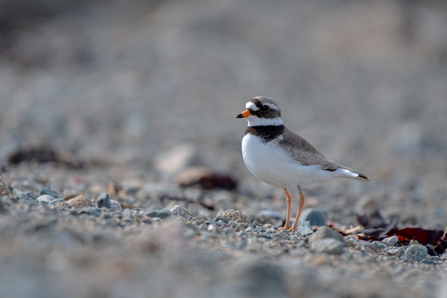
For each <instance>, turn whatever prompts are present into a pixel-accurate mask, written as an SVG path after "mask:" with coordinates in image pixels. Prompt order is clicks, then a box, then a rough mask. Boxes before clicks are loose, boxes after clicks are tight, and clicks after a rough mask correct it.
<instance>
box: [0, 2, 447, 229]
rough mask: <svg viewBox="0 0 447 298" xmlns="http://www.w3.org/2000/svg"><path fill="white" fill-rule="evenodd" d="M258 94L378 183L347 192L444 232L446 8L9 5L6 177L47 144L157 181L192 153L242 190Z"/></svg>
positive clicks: (330, 153) (5, 27)
mask: <svg viewBox="0 0 447 298" xmlns="http://www.w3.org/2000/svg"><path fill="white" fill-rule="evenodd" d="M257 95H263V96H268V97H270V98H272V99H274V100H275V101H276V102H277V103H278V104H279V105H280V107H281V108H282V112H283V113H282V114H283V119H284V120H285V123H286V125H287V126H288V127H289V128H290V129H291V130H293V131H295V132H297V133H299V134H300V135H302V136H303V137H304V138H306V139H307V140H308V141H309V142H311V143H312V144H314V146H315V147H316V148H317V149H318V150H320V151H321V152H322V153H323V154H325V155H326V156H327V157H329V158H330V159H333V160H334V161H337V162H339V163H341V164H344V165H346V166H349V167H352V168H354V169H356V170H358V171H360V172H362V173H364V174H366V175H367V176H369V177H370V178H371V179H372V180H373V183H372V184H368V185H366V184H361V183H358V182H355V183H351V184H348V185H349V187H352V188H354V189H355V188H356V187H357V189H358V191H359V193H363V194H365V193H370V194H371V195H372V196H375V197H376V198H378V200H379V202H380V203H381V204H382V206H383V205H384V204H385V205H386V204H387V203H386V201H387V200H392V201H393V202H394V204H395V205H396V206H397V207H399V208H407V209H408V211H409V212H410V217H411V216H415V217H416V218H421V217H426V218H427V219H428V218H431V217H432V216H433V215H434V216H436V217H437V218H439V220H441V221H442V218H444V221H446V219H445V218H447V207H443V206H440V205H441V204H442V203H444V201H445V198H446V197H447V186H446V185H447V167H446V166H447V133H446V131H447V119H446V115H447V3H446V2H445V1H436V0H427V1H418V0H400V1H398V0H395V1H391V0H390V1H368V0H364V1H362V0H356V1H353V0H318V1H296V0H278V1H265V0H264V1H260V0H256V1H254V0H239V1H236V0H218V1H217V0H216V1H205V0H178V1H175V0H146V1H143V0H112V1H102V0H93V1H79V0H76V1H75V0H0V164H6V163H7V159H8V156H10V155H11V154H12V153H13V152H15V151H16V150H18V149H21V148H31V147H47V148H53V149H54V150H55V151H56V152H69V153H70V154H72V156H74V157H75V158H76V159H79V160H82V161H85V162H87V163H91V164H101V165H115V164H119V165H129V166H130V165H139V166H142V167H143V168H144V169H145V170H146V171H152V170H154V169H156V168H157V161H158V159H159V157H160V156H161V155H160V154H163V153H165V152H170V151H171V150H176V149H178V148H180V150H182V149H181V148H183V149H184V148H187V150H191V148H193V149H192V151H194V152H195V153H194V154H196V155H197V157H199V158H196V159H195V163H196V164H200V165H205V166H207V167H209V168H212V169H213V170H216V171H221V172H228V173H231V174H232V175H234V176H236V177H238V178H241V177H246V176H248V175H249V173H248V171H247V170H246V168H245V165H244V164H243V161H242V158H241V154H240V141H241V138H242V135H243V132H244V130H245V126H246V121H243V120H240V119H236V118H235V117H236V115H237V114H238V113H240V112H241V111H242V110H243V109H244V107H245V103H246V102H247V101H248V100H250V99H251V98H252V97H253V96H257ZM188 148H189V149H188ZM360 184H361V185H362V186H357V185H360ZM359 188H360V189H359ZM418 210H422V211H421V212H425V213H424V215H422V214H419V213H417V212H419V211H418ZM390 212H392V211H390ZM395 212H397V213H400V212H402V210H397V211H395ZM411 212H413V213H411ZM414 212H416V214H415V213H414ZM422 222H424V221H423V220H422ZM446 224H447V222H445V223H444V222H442V223H441V226H442V225H443V227H442V228H444V227H445V225H446Z"/></svg>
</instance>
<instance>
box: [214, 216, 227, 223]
mask: <svg viewBox="0 0 447 298" xmlns="http://www.w3.org/2000/svg"><path fill="white" fill-rule="evenodd" d="M213 221H221V222H224V223H228V222H229V220H228V219H227V218H226V217H223V216H216V217H215V218H214V219H213Z"/></svg>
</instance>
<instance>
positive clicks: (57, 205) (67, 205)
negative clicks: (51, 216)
mask: <svg viewBox="0 0 447 298" xmlns="http://www.w3.org/2000/svg"><path fill="white" fill-rule="evenodd" d="M56 207H59V208H63V209H70V208H73V207H72V206H71V205H69V204H67V202H65V201H64V202H60V203H57V204H56Z"/></svg>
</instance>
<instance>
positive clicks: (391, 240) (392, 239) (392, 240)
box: [382, 236, 399, 246]
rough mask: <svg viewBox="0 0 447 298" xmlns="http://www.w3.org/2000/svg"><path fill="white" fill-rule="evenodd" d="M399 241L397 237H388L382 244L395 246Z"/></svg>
mask: <svg viewBox="0 0 447 298" xmlns="http://www.w3.org/2000/svg"><path fill="white" fill-rule="evenodd" d="M398 241H399V238H397V236H391V237H386V238H385V239H383V240H382V242H383V243H385V244H386V245H388V246H394V245H395V244H396V243H397V242H398Z"/></svg>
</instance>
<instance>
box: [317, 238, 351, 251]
mask: <svg viewBox="0 0 447 298" xmlns="http://www.w3.org/2000/svg"><path fill="white" fill-rule="evenodd" d="M310 249H311V250H313V251H315V252H324V253H327V254H330V255H341V254H342V253H344V251H345V248H344V244H343V242H341V241H339V240H337V239H334V238H324V239H317V240H313V241H312V242H311V244H310Z"/></svg>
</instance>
